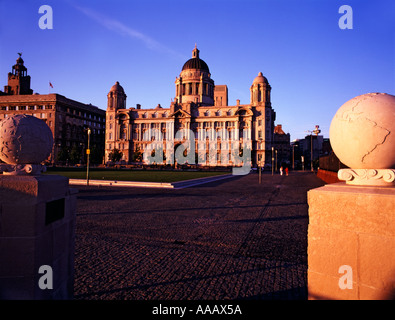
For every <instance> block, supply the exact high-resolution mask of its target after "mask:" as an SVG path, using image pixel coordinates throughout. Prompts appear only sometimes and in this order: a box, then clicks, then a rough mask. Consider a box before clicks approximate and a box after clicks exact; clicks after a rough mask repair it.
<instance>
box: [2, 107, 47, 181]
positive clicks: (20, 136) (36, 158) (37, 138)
mask: <svg viewBox="0 0 395 320" xmlns="http://www.w3.org/2000/svg"><path fill="white" fill-rule="evenodd" d="M52 147H53V136H52V132H51V129H50V128H49V127H48V126H47V124H46V123H45V122H44V121H43V120H40V119H37V118H35V117H33V116H29V115H13V116H11V117H9V118H6V119H4V120H3V121H1V122H0V160H1V161H3V162H5V163H6V164H5V165H4V164H2V165H1V168H0V169H1V170H2V171H3V172H4V174H40V173H41V172H42V171H45V166H42V165H41V162H43V161H45V160H46V159H47V158H48V157H49V155H50V154H51V152H52Z"/></svg>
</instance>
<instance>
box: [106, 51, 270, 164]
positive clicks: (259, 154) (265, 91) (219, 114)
mask: <svg viewBox="0 0 395 320" xmlns="http://www.w3.org/2000/svg"><path fill="white" fill-rule="evenodd" d="M270 95H271V86H270V84H269V82H268V80H267V79H266V78H265V77H264V76H263V75H262V73H261V72H259V74H258V76H257V77H256V78H255V79H254V80H253V82H252V85H251V87H250V103H249V104H240V100H237V103H236V105H233V106H229V105H228V88H227V86H226V85H216V84H215V83H214V80H213V79H212V78H211V73H210V70H209V67H208V65H207V64H206V62H204V60H202V59H201V58H200V56H199V50H198V49H197V48H196V46H195V48H194V49H193V51H192V58H191V59H189V60H188V61H187V62H185V64H184V65H183V67H182V70H181V73H180V75H179V76H178V77H177V78H176V81H175V98H174V100H173V101H172V102H171V104H170V106H169V107H168V108H163V107H162V106H160V105H158V106H156V107H155V108H149V109H145V108H144V109H142V108H141V106H140V105H137V106H136V107H131V108H127V107H126V98H127V96H126V94H125V91H124V89H123V88H122V86H121V85H120V84H119V83H118V82H116V83H115V85H113V86H112V87H111V89H110V91H109V93H108V95H107V111H106V143H105V159H106V161H109V159H110V154H111V153H112V152H113V151H114V149H118V150H120V151H121V152H122V161H124V162H125V163H131V162H134V161H135V160H136V158H137V157H136V154H138V153H144V152H145V153H146V154H148V155H149V153H147V150H149V152H150V153H151V155H152V153H155V154H156V155H157V154H158V151H159V152H160V154H161V155H162V153H163V157H160V158H155V159H156V160H157V161H156V162H157V163H162V162H163V163H168V164H172V163H173V161H177V160H180V158H182V159H181V160H185V159H187V162H188V163H189V164H191V163H196V164H202V165H213V166H218V165H221V166H234V165H235V164H236V160H235V158H237V156H240V155H241V154H244V151H247V152H246V153H249V154H250V155H251V157H250V159H249V160H248V161H250V162H251V164H252V165H255V164H258V163H259V164H260V165H262V166H264V165H265V164H270V163H271V152H272V151H271V147H272V141H273V130H274V121H275V112H274V110H273V108H272V105H271V97H270ZM159 140H160V143H158V141H159ZM180 145H182V146H183V149H181V150H183V156H184V158H183V157H182V156H181V157H178V158H177V150H176V149H177V147H178V146H180ZM235 149H236V150H235ZM188 154H189V156H188ZM191 154H192V155H191ZM173 155H175V157H173ZM162 158H163V159H162ZM145 159H146V160H145V161H146V162H147V159H148V160H149V158H147V157H145ZM158 159H159V160H158ZM244 160H246V158H244ZM148 162H149V161H148Z"/></svg>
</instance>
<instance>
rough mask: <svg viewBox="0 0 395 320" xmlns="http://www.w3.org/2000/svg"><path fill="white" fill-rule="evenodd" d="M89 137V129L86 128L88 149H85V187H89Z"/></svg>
mask: <svg viewBox="0 0 395 320" xmlns="http://www.w3.org/2000/svg"><path fill="white" fill-rule="evenodd" d="M90 136H91V129H90V128H88V148H87V149H86V155H87V160H86V185H87V186H89V156H90V154H91V150H90V149H89V144H90Z"/></svg>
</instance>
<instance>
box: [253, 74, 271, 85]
mask: <svg viewBox="0 0 395 320" xmlns="http://www.w3.org/2000/svg"><path fill="white" fill-rule="evenodd" d="M254 83H266V84H268V83H269V82H268V81H267V79H266V77H264V76H263V74H262V72H259V74H258V76H256V77H255V79H254V82H253V84H254Z"/></svg>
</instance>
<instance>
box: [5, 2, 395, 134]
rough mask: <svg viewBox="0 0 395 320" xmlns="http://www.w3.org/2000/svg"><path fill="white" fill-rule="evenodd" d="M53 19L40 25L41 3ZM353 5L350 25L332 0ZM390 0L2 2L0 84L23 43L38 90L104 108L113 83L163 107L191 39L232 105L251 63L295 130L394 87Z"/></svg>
mask: <svg viewBox="0 0 395 320" xmlns="http://www.w3.org/2000/svg"><path fill="white" fill-rule="evenodd" d="M43 4H46V5H50V6H51V7H52V9H53V29H52V30H48V29H47V30H42V29H40V28H39V26H38V21H39V19H40V17H41V16H42V15H41V14H39V13H38V9H39V7H40V6H41V5H43ZM345 4H346V5H350V6H351V7H352V10H353V29H351V30H350V29H346V30H342V29H340V28H339V25H338V21H339V19H340V17H341V16H342V15H343V14H341V13H339V12H338V11H339V7H340V6H342V5H345ZM394 32H395V1H392V0H387V1H381V0H378V1H370V0H358V1H348V0H347V1H346V0H344V1H337V0H196V1H187V0H161V1H159V0H144V1H142V0H139V1H135V0H131V1H126V0H122V1H121V0H113V1H108V0H106V1H102V0H95V1H93V0H80V1H75V0H56V1H51V0H46V1H36V0H0V86H1V87H3V86H4V85H6V82H7V73H8V72H10V71H11V66H12V65H13V64H14V63H15V60H16V59H17V57H18V55H17V52H22V53H23V55H22V57H23V59H24V61H25V65H26V66H27V68H28V73H29V74H30V76H31V77H32V82H31V85H32V89H33V90H34V92H38V93H41V94H46V93H48V92H49V85H48V83H49V81H51V83H52V84H53V86H54V88H53V89H51V92H56V93H59V94H62V95H64V96H66V97H68V98H71V99H75V100H78V101H81V102H84V103H92V104H93V105H96V106H98V107H99V108H102V109H105V108H106V100H107V97H106V95H107V93H108V91H109V89H110V88H111V86H112V85H113V84H114V83H115V82H116V81H119V82H120V84H121V85H122V86H123V87H124V89H125V92H126V94H127V96H128V98H127V106H128V107H134V106H135V105H136V104H137V103H139V104H141V105H142V107H143V108H152V107H155V106H156V105H157V104H158V103H160V104H161V105H162V106H163V107H168V106H169V104H170V101H171V99H172V98H174V95H175V84H174V81H175V78H176V77H177V76H179V74H180V72H181V68H182V66H183V64H184V63H185V61H186V60H188V59H189V58H190V57H191V54H192V49H193V47H194V45H195V43H197V46H198V48H199V50H200V57H201V58H202V59H203V60H204V61H205V62H206V63H207V64H208V66H209V68H210V72H211V76H212V78H213V79H214V81H215V83H216V84H226V85H228V91H229V105H235V104H236V99H240V100H241V103H246V104H247V103H249V99H250V94H249V88H250V86H251V84H252V81H253V80H254V78H255V77H256V76H257V75H258V72H260V71H261V72H262V73H263V74H264V75H265V76H266V77H267V79H268V80H269V83H270V85H271V86H272V106H273V108H274V109H275V111H276V113H277V119H276V124H282V125H283V129H284V130H285V131H286V132H289V133H290V134H291V139H292V140H293V139H296V138H303V137H304V136H305V135H306V134H307V133H306V131H307V130H313V129H314V126H315V125H320V128H321V130H322V134H323V135H324V137H329V126H330V122H331V120H332V118H333V116H334V114H335V113H336V111H337V109H338V108H339V107H340V106H341V105H342V104H343V103H345V102H346V101H348V100H349V99H351V98H353V97H355V96H357V95H360V94H364V93H368V92H385V93H389V94H395V34H394Z"/></svg>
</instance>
